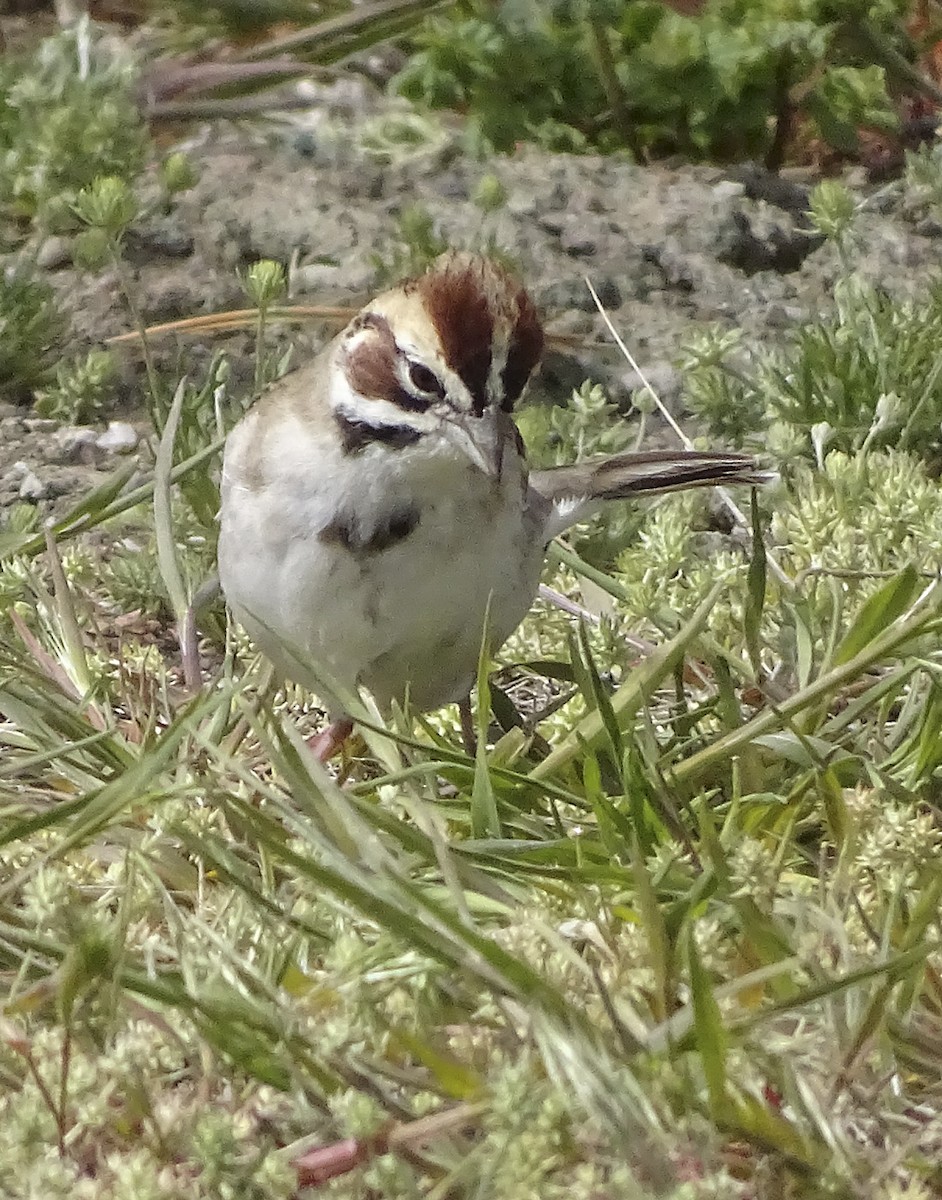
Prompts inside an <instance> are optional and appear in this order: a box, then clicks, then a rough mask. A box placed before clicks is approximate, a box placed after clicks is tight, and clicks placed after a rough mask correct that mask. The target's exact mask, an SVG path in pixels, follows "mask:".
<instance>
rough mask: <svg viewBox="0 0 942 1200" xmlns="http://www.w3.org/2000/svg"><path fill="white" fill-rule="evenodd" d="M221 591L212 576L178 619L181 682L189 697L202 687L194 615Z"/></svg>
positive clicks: (215, 577) (217, 581)
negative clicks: (181, 670)
mask: <svg viewBox="0 0 942 1200" xmlns="http://www.w3.org/2000/svg"><path fill="white" fill-rule="evenodd" d="M221 591H222V588H221V587H220V584H219V576H218V575H213V576H212V577H211V578H210V579H207V580H206V582H205V583H204V584H203V586H202V587H201V588H198V589H197V592H196V595H195V596H194V597H193V599H192V600H191V601H190V603H189V604H188V605H187V606H186V611H185V612H184V613H183V616H182V617H181V619H180V624H179V628H178V636H179V638H180V658H181V660H182V663H183V682H184V684H185V685H186V690H187V691H188V692H190V694H191V695H195V694H196V693H197V692H198V691H199V690H200V688H201V687H202V686H203V679H202V675H201V673H200V652H199V635H198V633H197V630H196V614H197V613H198V612H200V611H201V610H202V609H204V608H206V606H207V605H208V604H212V602H213V601H214V600H215V599H216V597H217V596H219V595H220V593H221Z"/></svg>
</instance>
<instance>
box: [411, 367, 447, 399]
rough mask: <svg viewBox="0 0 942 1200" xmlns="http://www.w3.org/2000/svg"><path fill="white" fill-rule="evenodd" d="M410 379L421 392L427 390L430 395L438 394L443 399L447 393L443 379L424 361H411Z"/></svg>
mask: <svg viewBox="0 0 942 1200" xmlns="http://www.w3.org/2000/svg"><path fill="white" fill-rule="evenodd" d="M409 380H410V382H411V383H412V385H413V386H414V387H416V388H418V390H419V391H420V392H425V393H426V394H427V395H429V396H437V397H438V399H439V400H441V399H442V398H443V397H444V395H445V388H444V387H443V385H442V381H441V380H440V379H439V378H438V376H437V375H436V374H435V372H434V371H432V370H431V369H430V368H429V367H427V366H426V365H425V364H424V363H420V362H410V363H409Z"/></svg>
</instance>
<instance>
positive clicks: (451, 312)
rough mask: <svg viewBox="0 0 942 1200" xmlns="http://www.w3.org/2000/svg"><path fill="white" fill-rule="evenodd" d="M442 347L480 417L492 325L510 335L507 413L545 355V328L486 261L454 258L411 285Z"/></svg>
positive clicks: (512, 284)
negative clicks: (497, 324) (416, 292)
mask: <svg viewBox="0 0 942 1200" xmlns="http://www.w3.org/2000/svg"><path fill="white" fill-rule="evenodd" d="M415 286H416V288H417V289H418V291H419V295H420V296H421V297H422V301H423V304H424V306H425V310H426V312H427V313H428V315H429V319H430V320H431V322H432V324H433V326H434V327H435V331H436V333H437V334H438V337H439V340H440V341H441V344H442V350H443V351H444V355H445V360H446V362H448V364H449V366H451V367H452V369H453V370H454V371H455V372H456V373H457V375H458V376H459V377H460V378H461V380H462V382H463V383H464V385H465V386H466V387H467V389H468V391H469V392H470V393H471V398H472V401H473V403H474V409H475V412H477V413H478V414H479V415H480V414H481V413H482V412H483V411H484V409H485V407H486V406H487V404H488V403H489V402H490V401H491V400H492V399H493V397H490V396H488V390H487V385H488V380H489V377H490V373H491V365H492V355H493V347H494V330H495V324H496V323H497V322H499V323H500V324H501V325H503V326H506V328H507V329H508V331H509V338H508V347H507V359H506V362H505V364H504V366H503V369H502V371H501V388H502V393H503V394H502V396H501V406H502V407H503V409H504V411H505V412H509V411H510V410H511V409H512V408H513V405H514V403H515V402H516V401H517V400H518V399H519V397H520V393H521V392H522V391H523V388H524V386H525V384H526V382H527V380H528V379H529V377H530V373H531V372H532V370H533V368H534V367H535V366H536V364H537V363H538V362H539V360H540V356H541V354H542V353H543V327H542V325H541V324H540V318H539V316H538V315H537V311H536V308H535V307H534V305H533V302H532V301H531V299H530V297H529V296H528V295H527V293H526V291H525V290H524V289H523V288H522V287H521V286H520V285H519V284H518V283H517V282H516V280H514V279H513V278H512V276H511V275H510V274H509V273H508V272H507V271H505V270H504V268H503V267H501V266H499V265H498V264H497V263H495V262H492V261H491V260H490V259H485V258H476V257H473V256H468V255H460V254H459V255H454V256H453V257H452V258H450V259H446V260H445V261H444V262H443V263H442V264H441V265H439V266H437V267H434V268H433V269H432V270H431V271H430V272H429V273H428V274H427V275H424V276H422V278H420V279H418V280H417V281H416V283H415Z"/></svg>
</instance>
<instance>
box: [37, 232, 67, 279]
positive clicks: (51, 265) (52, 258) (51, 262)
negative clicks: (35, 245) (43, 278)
mask: <svg viewBox="0 0 942 1200" xmlns="http://www.w3.org/2000/svg"><path fill="white" fill-rule="evenodd" d="M71 262H72V239H71V238H67V237H60V236H59V235H58V234H53V235H52V236H51V237H47V238H46V240H45V241H44V242H43V243H42V245H41V246H40V247H39V249H38V250H37V251H36V266H37V267H42V268H43V270H44V271H54V270H56V268H57V267H67V266H69V265H70V264H71Z"/></svg>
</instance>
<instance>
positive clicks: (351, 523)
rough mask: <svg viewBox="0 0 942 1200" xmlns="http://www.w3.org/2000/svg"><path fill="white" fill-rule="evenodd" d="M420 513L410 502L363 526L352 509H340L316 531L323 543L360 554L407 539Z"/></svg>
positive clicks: (386, 547) (375, 551)
mask: <svg viewBox="0 0 942 1200" xmlns="http://www.w3.org/2000/svg"><path fill="white" fill-rule="evenodd" d="M419 517H420V513H419V510H418V509H417V508H414V507H413V506H411V505H403V506H402V507H400V508H394V509H391V510H390V512H389V513H388V514H386V515H385V516H384V517H382V518H381V519H380V520H379V521H377V522H376V523H375V524H374V525H372V526H369V527H367V526H364V525H363V524H362V522H361V521H360V519H359V518H358V517H357V516H356V515H355V514H354V513H352V512H349V511H343V510H341V511H339V512H337V513H335V514H334V516H333V517H332V519H331V521H330V522H329V524H327V525H325V526H324V528H323V529H322V530H321V531H320V533H319V534H318V535H317V539H318V541H319V542H322V543H324V545H328V546H329V545H334V546H342V547H343V548H344V550H349V551H350V553H351V554H354V555H357V556H358V557H360V556H363V555H370V554H379V553H381V552H382V551H383V550H388V549H389V548H390V547H391V546H395V545H397V544H398V543H399V542H403V541H405V539H406V538H408V537H409V536H410V534H412V533H413V532H414V530H415V528H416V526H417V525H418V523H419Z"/></svg>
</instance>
